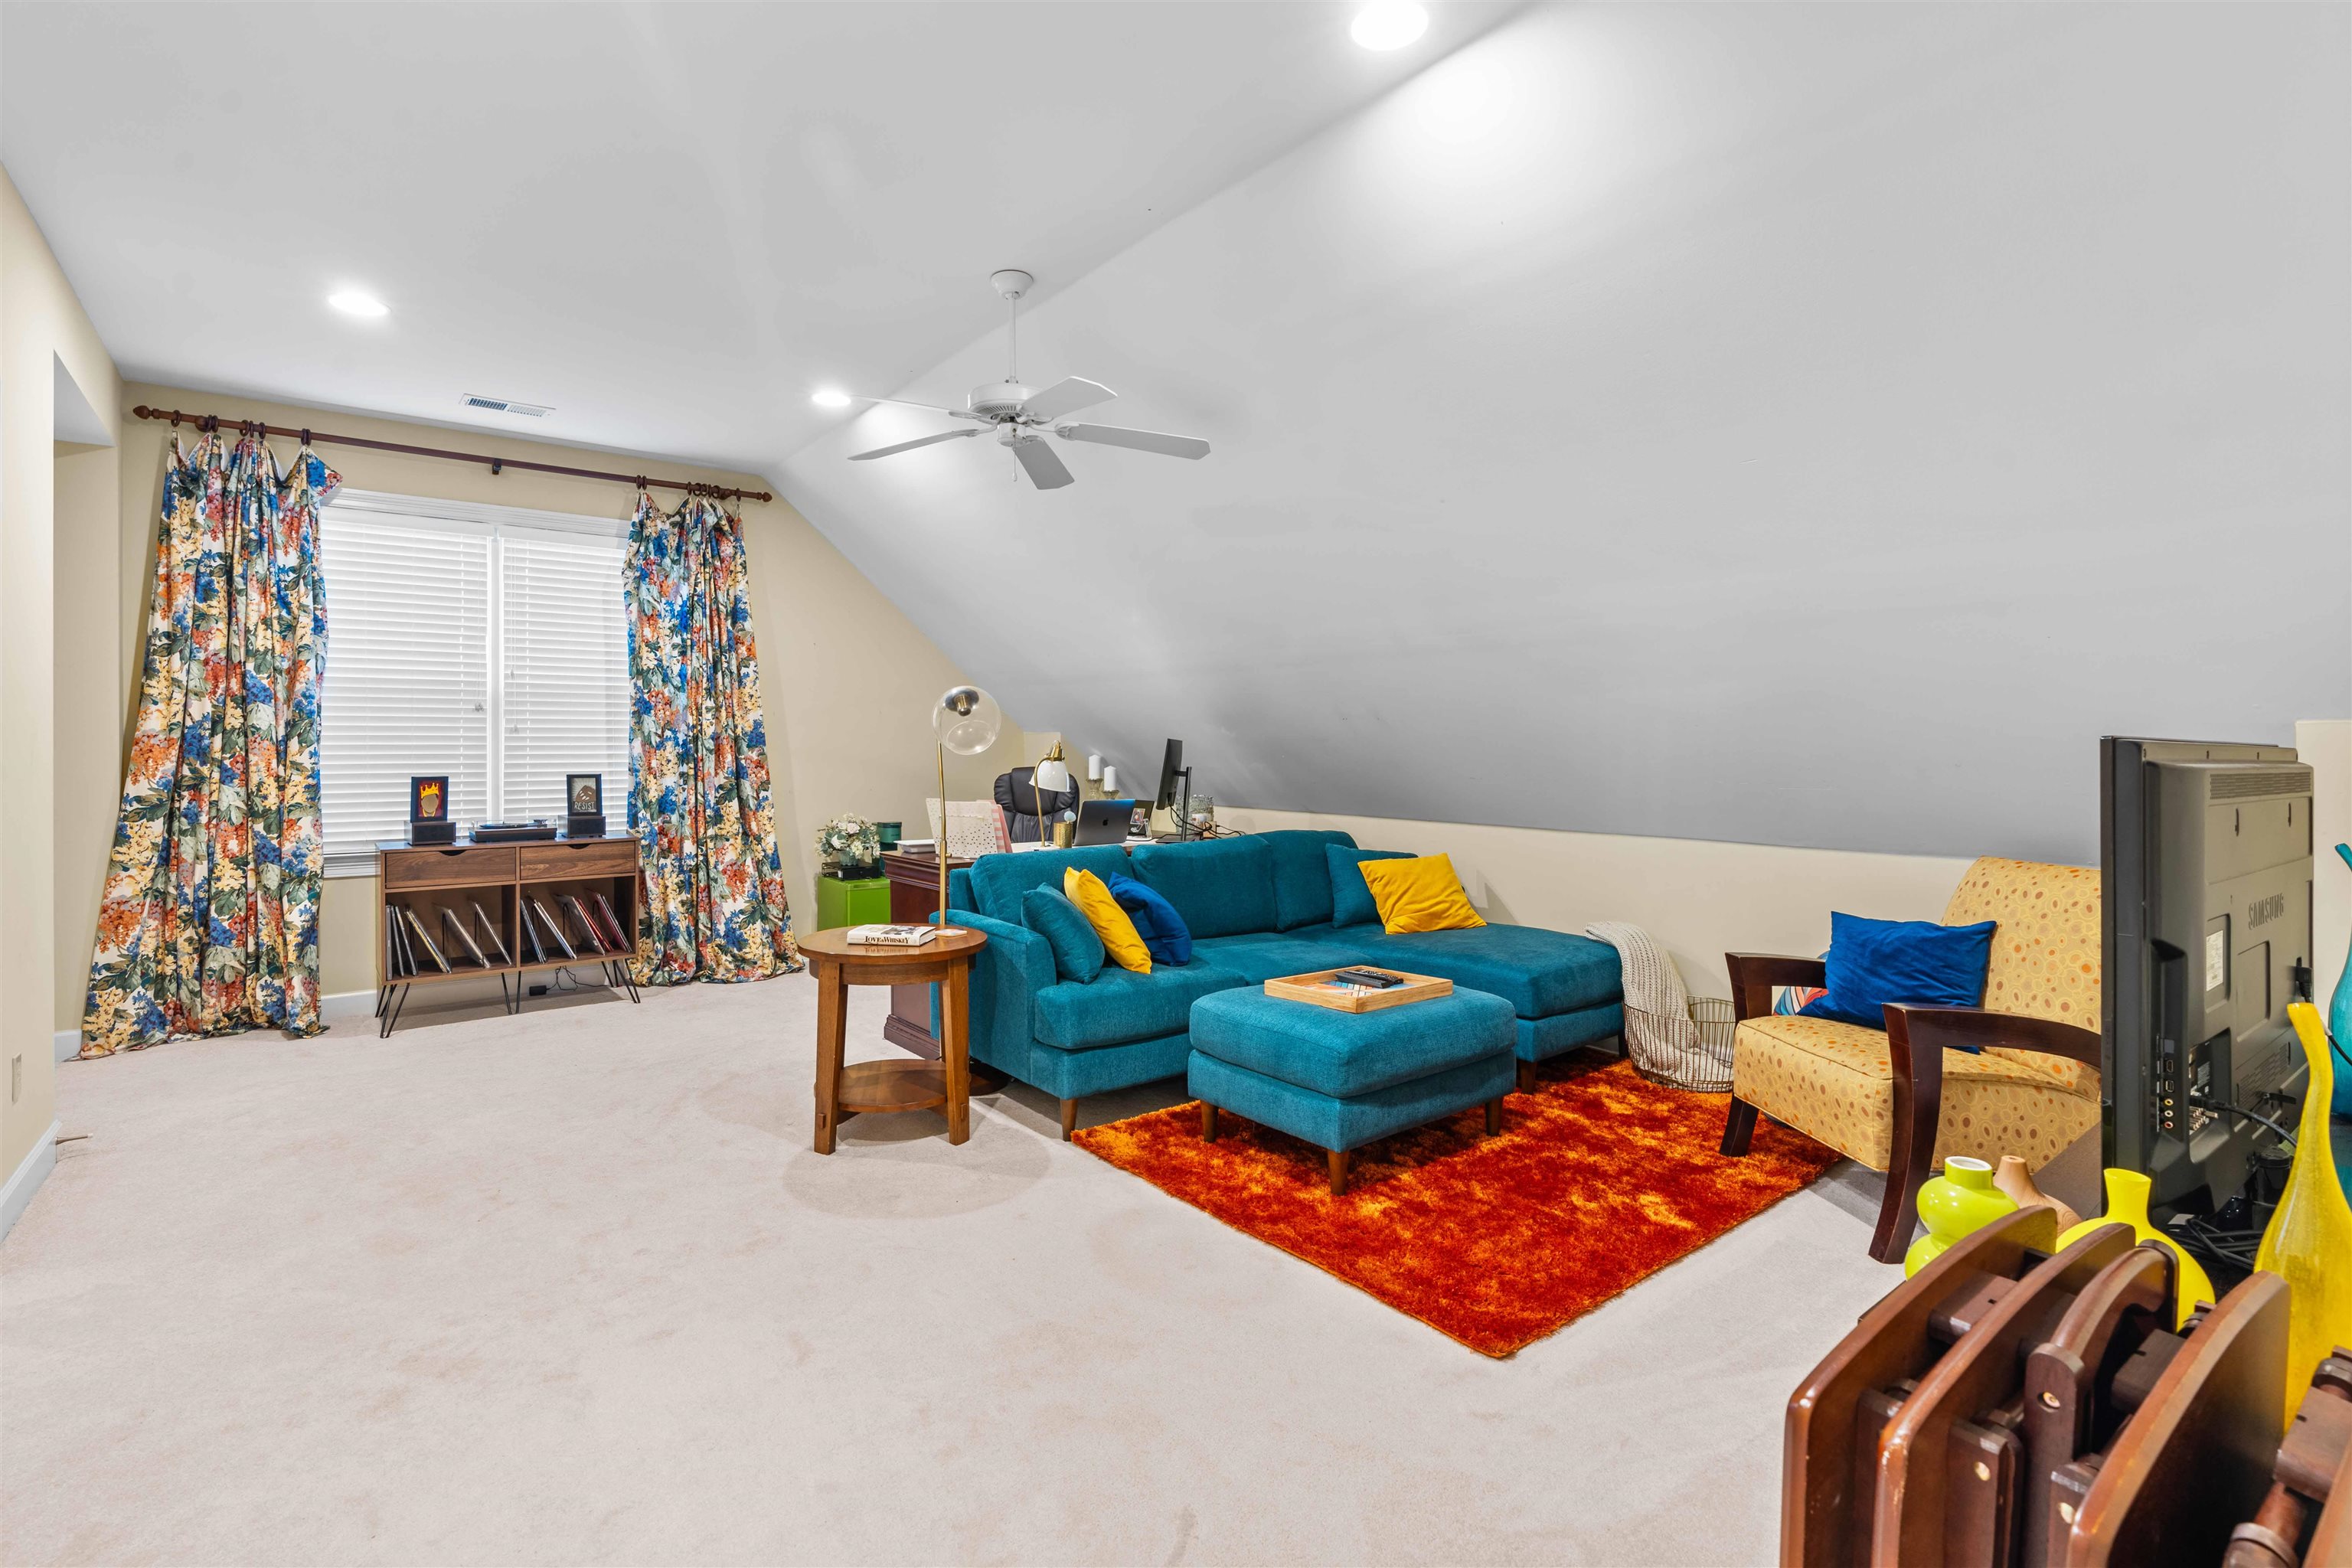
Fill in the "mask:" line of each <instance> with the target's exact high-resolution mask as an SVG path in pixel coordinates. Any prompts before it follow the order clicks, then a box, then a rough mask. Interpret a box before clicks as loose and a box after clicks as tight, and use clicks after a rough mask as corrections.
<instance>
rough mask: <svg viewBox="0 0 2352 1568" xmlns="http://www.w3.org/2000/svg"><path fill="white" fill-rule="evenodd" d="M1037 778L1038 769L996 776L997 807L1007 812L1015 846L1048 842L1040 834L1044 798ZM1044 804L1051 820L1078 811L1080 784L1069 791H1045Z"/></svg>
mask: <svg viewBox="0 0 2352 1568" xmlns="http://www.w3.org/2000/svg"><path fill="white" fill-rule="evenodd" d="M1036 774H1037V770H1036V769H1035V768H1015V769H1013V771H1012V772H1011V773H999V774H997V775H996V804H997V805H1001V806H1003V808H1004V826H1005V831H1006V832H1007V833H1008V834H1010V835H1011V837H1012V839H1013V843H1015V844H1042V843H1044V842H1045V835H1044V834H1043V833H1041V832H1040V831H1039V828H1040V826H1042V825H1043V823H1044V821H1045V818H1044V817H1040V816H1038V815H1037V808H1038V805H1039V803H1040V796H1039V795H1038V791H1037V778H1036ZM1043 804H1044V805H1045V816H1047V817H1054V816H1060V815H1061V814H1062V813H1064V812H1066V811H1076V810H1077V809H1078V789H1077V785H1076V783H1075V782H1073V783H1072V784H1071V785H1070V787H1069V788H1068V789H1066V790H1058V791H1057V790H1047V791H1045V794H1044V796H1043Z"/></svg>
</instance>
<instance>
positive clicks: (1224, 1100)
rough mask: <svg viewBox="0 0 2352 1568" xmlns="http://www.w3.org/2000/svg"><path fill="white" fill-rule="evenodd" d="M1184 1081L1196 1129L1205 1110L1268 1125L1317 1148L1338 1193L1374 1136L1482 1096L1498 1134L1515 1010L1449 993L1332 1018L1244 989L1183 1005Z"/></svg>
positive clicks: (1205, 1121)
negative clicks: (1196, 1112)
mask: <svg viewBox="0 0 2352 1568" xmlns="http://www.w3.org/2000/svg"><path fill="white" fill-rule="evenodd" d="M1516 1042H1517V1016H1516V1015H1515V1014H1514V1013H1513V1012H1512V1009H1511V1005H1510V1004H1509V1003H1508V1002H1506V1001H1504V1000H1503V999H1502V998H1501V997H1500V996H1490V995H1488V994H1486V993H1485V992H1483V991H1464V990H1461V989H1459V988H1458V987H1457V988H1456V989H1455V990H1454V994H1452V995H1450V996H1439V997H1435V998H1433V999H1432V1000H1430V1001H1427V1002H1408V1003H1406V1004H1404V1005H1402V1006H1399V1007H1383V1008H1381V1009H1380V1010H1378V1011H1377V1012H1371V1013H1342V1012H1339V1011H1337V1010H1336V1009H1334V1008H1330V1007H1318V1006H1317V1005H1314V1004H1313V1003H1312V1002H1293V1001H1290V1000H1289V999H1287V998H1286V997H1281V996H1269V995H1267V994H1265V992H1264V991H1263V990H1261V989H1259V988H1257V987H1255V986H1250V987H1247V988H1245V989H1242V990H1237V991H1219V992H1216V993H1214V994H1211V995H1207V996H1203V997H1202V998H1201V999H1200V1000H1199V1001H1197V1002H1195V1003H1193V1004H1192V1057H1191V1058H1190V1060H1189V1062H1188V1064H1187V1070H1186V1075H1185V1076H1186V1079H1187V1082H1188V1085H1189V1087H1190V1088H1191V1089H1192V1093H1193V1095H1194V1096H1195V1097H1197V1098H1198V1099H1199V1100H1200V1101H1201V1136H1202V1137H1203V1138H1205V1139H1207V1140H1209V1141H1210V1142H1215V1140H1216V1136H1217V1112H1218V1111H1219V1110H1230V1111H1232V1112H1233V1113H1234V1115H1236V1116H1244V1117H1247V1118H1248V1119H1249V1120H1250V1121H1256V1122H1262V1123H1264V1124H1265V1126H1268V1127H1273V1128H1278V1129H1279V1130H1281V1131H1285V1132H1287V1133H1289V1134H1290V1135H1291V1136H1292V1137H1294V1138H1303V1139H1305V1140H1306V1141H1307V1142H1309V1143H1313V1144H1316V1145H1318V1147H1320V1148H1321V1149H1323V1150H1324V1151H1325V1152H1326V1153H1327V1154H1328V1155H1329V1157H1330V1158H1329V1163H1330V1170H1331V1191H1332V1193H1333V1194H1335V1195H1336V1194H1342V1193H1345V1192H1346V1191H1347V1190H1348V1156H1349V1152H1350V1151H1353V1150H1355V1149H1359V1148H1361V1147H1362V1146H1363V1145H1364V1144H1367V1143H1370V1142H1372V1140H1374V1139H1376V1138H1385V1137H1387V1136H1388V1135H1389V1134H1390V1133H1391V1132H1402V1131H1404V1130H1405V1129H1406V1128H1408V1127H1418V1126H1420V1125H1421V1124H1422V1123H1423V1122H1425V1121H1436V1120H1437V1119H1438V1118H1440V1117H1442V1116H1451V1115H1453V1114H1454V1112H1455V1111H1457V1110H1468V1109H1469V1108H1470V1107H1472V1106H1474V1105H1477V1104H1479V1103H1481V1102H1482V1101H1483V1102H1484V1103H1485V1105H1486V1131H1487V1132H1488V1133H1489V1134H1492V1133H1495V1132H1498V1131H1501V1130H1502V1121H1503V1096H1505V1095H1506V1094H1508V1093H1509V1092H1510V1090H1511V1086H1512V1082H1513V1080H1514V1078H1515V1076H1516V1075H1515V1069H1514V1068H1513V1065H1512V1064H1513V1062H1514V1060H1515V1059H1516V1058H1515V1056H1514V1053H1513V1048H1512V1047H1513V1046H1514V1045H1515V1043H1516Z"/></svg>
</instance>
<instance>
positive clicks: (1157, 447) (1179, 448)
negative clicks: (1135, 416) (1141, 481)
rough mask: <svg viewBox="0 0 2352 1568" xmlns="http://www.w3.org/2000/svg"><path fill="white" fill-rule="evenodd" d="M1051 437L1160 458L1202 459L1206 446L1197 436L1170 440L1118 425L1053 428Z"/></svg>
mask: <svg viewBox="0 0 2352 1568" xmlns="http://www.w3.org/2000/svg"><path fill="white" fill-rule="evenodd" d="M1054 434H1055V435H1056V436H1059V437H1061V438H1062V439H1063V440H1065V441H1099V442H1101V443H1102V444H1103V445H1104V446H1106V447H1134V448H1135V449H1136V450H1137V451H1139V452H1157V453H1159V454H1160V456H1161V457H1164V458H1205V457H1207V456H1208V455H1209V444H1208V443H1207V442H1206V441H1203V440H1202V439H1201V438H1200V437H1198V436H1171V435H1168V434H1167V433H1165V432H1164V431H1160V430H1129V429H1127V428H1125V427H1124V426H1118V425H1056V426H1054Z"/></svg>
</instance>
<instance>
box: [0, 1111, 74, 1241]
mask: <svg viewBox="0 0 2352 1568" xmlns="http://www.w3.org/2000/svg"><path fill="white" fill-rule="evenodd" d="M60 1126H61V1123H58V1122H55V1121H52V1122H50V1123H49V1130H48V1131H46V1132H44V1133H42V1134H41V1141H40V1142H37V1143H36V1144H34V1145H33V1147H32V1148H31V1150H30V1151H29V1152H26V1155H25V1157H24V1158H23V1159H22V1160H20V1161H18V1162H17V1163H16V1169H15V1170H14V1171H12V1172H10V1173H8V1184H7V1185H6V1186H5V1187H0V1238H5V1237H6V1236H7V1234H8V1233H9V1231H11V1230H13V1229H15V1228H16V1216H17V1215H20V1214H23V1213H24V1212H25V1210H26V1207H27V1206H28V1205H31V1203H32V1201H33V1194H35V1193H37V1192H39V1191H40V1190H41V1184H42V1183H43V1182H46V1181H47V1180H48V1179H49V1173H50V1172H51V1171H54V1170H56V1169H57V1167H58V1129H59V1127H60Z"/></svg>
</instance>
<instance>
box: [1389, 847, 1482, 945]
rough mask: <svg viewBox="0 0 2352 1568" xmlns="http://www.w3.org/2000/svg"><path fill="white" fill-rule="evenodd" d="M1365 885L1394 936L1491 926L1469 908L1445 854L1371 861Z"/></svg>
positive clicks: (1460, 885) (1458, 880)
mask: <svg viewBox="0 0 2352 1568" xmlns="http://www.w3.org/2000/svg"><path fill="white" fill-rule="evenodd" d="M1361 870H1362V871H1363V873H1364V886H1366V887H1367V888H1370V889H1371V890H1372V903H1373V905H1374V907H1376V908H1377V909H1378V910H1380V911H1381V929H1382V930H1383V931H1387V932H1388V933H1389V934H1390V935H1391V936H1402V935H1403V934H1404V933H1405V932H1407V931H1468V930H1469V929H1470V928H1471V927H1473V926H1482V925H1485V924H1486V921H1482V920H1480V919H1479V918H1478V911H1477V910H1474V909H1472V908H1471V907H1470V895H1469V894H1467V893H1465V892H1464V891H1463V890H1462V879H1461V878H1459V877H1457V876H1455V875H1454V862H1453V861H1452V860H1449V859H1447V858H1445V857H1444V856H1443V855H1423V856H1422V857H1420V858H1418V859H1412V860H1367V861H1365V862H1363V864H1362V867H1361Z"/></svg>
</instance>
